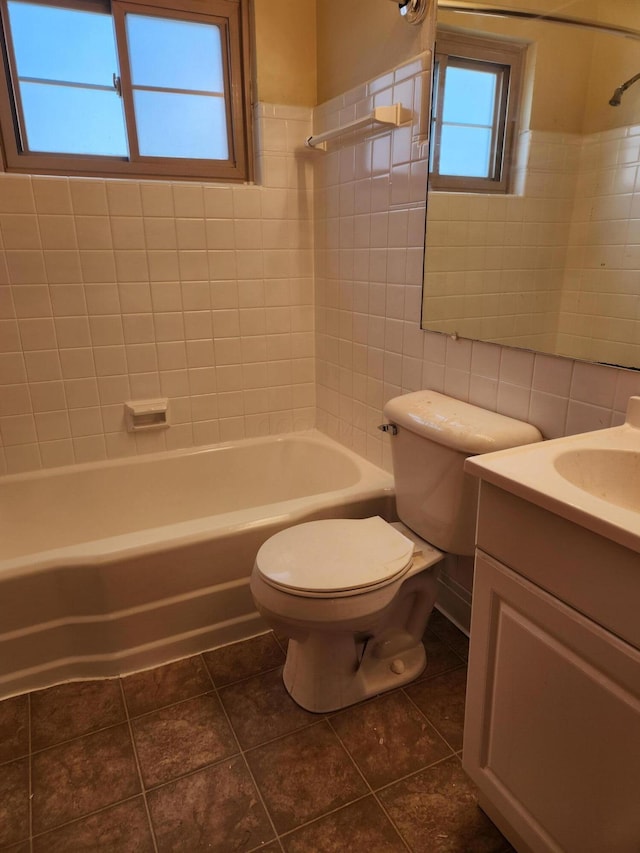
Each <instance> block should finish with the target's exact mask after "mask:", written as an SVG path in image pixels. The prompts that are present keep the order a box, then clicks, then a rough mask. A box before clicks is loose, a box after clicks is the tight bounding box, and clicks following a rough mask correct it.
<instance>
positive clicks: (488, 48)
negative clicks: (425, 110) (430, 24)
mask: <svg viewBox="0 0 640 853" xmlns="http://www.w3.org/2000/svg"><path fill="white" fill-rule="evenodd" d="M524 49H525V47H524V45H513V44H505V43H504V42H500V41H497V40H492V39H485V38H480V37H477V38H476V37H473V36H464V35H461V34H457V33H453V32H451V33H449V32H446V31H443V32H442V33H440V32H439V34H438V39H437V43H436V56H435V63H436V65H435V67H434V80H433V108H432V118H431V151H430V165H429V187H430V189H432V190H441V191H451V192H484V193H506V192H509V191H510V189H511V165H512V156H513V147H514V137H515V129H516V126H517V119H518V108H519V103H518V102H519V94H520V81H521V70H522V60H523V55H524ZM449 67H455V68H466V69H469V70H474V71H489V72H491V73H493V74H495V75H496V93H495V100H494V120H493V125H492V134H491V143H490V157H489V175H488V177H477V176H471V175H448V174H441V173H440V160H441V150H442V128H443V125H444V122H443V110H444V90H445V81H446V71H447V69H448V68H449Z"/></svg>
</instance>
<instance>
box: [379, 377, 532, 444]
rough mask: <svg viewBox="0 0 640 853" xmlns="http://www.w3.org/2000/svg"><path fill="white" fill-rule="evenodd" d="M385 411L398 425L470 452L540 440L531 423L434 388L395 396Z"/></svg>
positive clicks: (437, 441) (435, 440)
mask: <svg viewBox="0 0 640 853" xmlns="http://www.w3.org/2000/svg"><path fill="white" fill-rule="evenodd" d="M384 414H385V417H386V418H388V420H389V421H391V423H394V424H396V425H397V426H401V427H404V428H405V429H408V430H410V431H411V432H414V433H416V435H420V436H423V437H424V438H428V439H429V440H430V441H434V442H436V443H438V444H442V445H444V446H445V447H451V448H452V449H453V450H458V451H459V452H460V453H467V454H469V455H476V454H480V453H492V452H493V451H494V450H506V448H508V447H518V446H519V445H521V444H533V443H535V442H536V441H542V435H541V433H540V431H539V430H538V429H537V428H536V427H534V426H533V425H532V424H528V423H525V422H524V421H519V420H516V418H509V417H507V416H506V415H499V414H498V413H497V412H490V411H488V410H487V409H481V408H480V407H479V406H473V405H472V404H471V403H463V402H462V401H461V400H455V399H454V398H453V397H447V396H446V395H445V394H439V393H438V392H437V391H414V392H413V393H411V394H403V395H402V396H400V397H394V398H393V399H392V400H389V402H388V403H387V404H386V406H385V407H384Z"/></svg>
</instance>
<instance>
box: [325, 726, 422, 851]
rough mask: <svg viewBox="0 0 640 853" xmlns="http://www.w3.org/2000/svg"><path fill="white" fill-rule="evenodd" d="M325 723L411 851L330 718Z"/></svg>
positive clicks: (409, 849) (408, 848)
mask: <svg viewBox="0 0 640 853" xmlns="http://www.w3.org/2000/svg"><path fill="white" fill-rule="evenodd" d="M327 723H328V724H329V727H330V728H331V731H332V732H333V733H334V735H335V736H336V738H337V739H338V742H339V743H340V746H341V747H342V748H343V750H344V751H345V752H346V754H347V755H348V756H349V759H350V760H351V763H352V764H353V766H354V767H355V768H356V770H357V771H358V773H359V774H360V776H361V777H362V780H363V781H364V783H365V785H366V786H367V788H368V789H369V793H370V795H371V796H372V797H373V799H374V800H375V801H376V803H377V804H378V806H379V807H380V809H381V810H382V812H383V813H384V814H385V815H386V817H387V819H388V820H389V822H390V824H391V826H392V827H393V828H394V830H395V832H396V834H397V836H398V838H399V839H400V841H401V842H402V843H403V844H404V846H405V848H406V849H407V850H408V851H411V848H410V847H409V845H408V843H407V842H406V841H405V838H404V836H403V835H402V833H401V832H400V830H399V829H398V827H397V826H396V825H395V823H394V821H392V820H391V818H390V817H389V815H388V814H387V810H386V809H385V808H384V806H383V805H382V803H381V802H380V800H379V799H378V797H377V795H376V792H375V791H374V789H373V788H372V787H371V785H370V784H369V780H368V779H367V778H366V776H365V775H364V773H363V771H362V770H361V769H360V766H359V764H358V762H357V761H356V760H355V758H354V757H353V755H352V754H351V752H350V751H349V750H348V749H347V747H346V745H345V743H344V741H343V740H342V738H341V737H340V735H339V734H338V732H337V731H336V730H335V728H334V727H333V725H332V724H331V720H330V719H327ZM367 796H369V795H367ZM353 802H356V801H355V800H354V801H353ZM347 805H351V804H350V803H347Z"/></svg>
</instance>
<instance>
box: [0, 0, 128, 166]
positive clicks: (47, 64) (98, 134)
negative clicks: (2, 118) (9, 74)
mask: <svg viewBox="0 0 640 853" xmlns="http://www.w3.org/2000/svg"><path fill="white" fill-rule="evenodd" d="M8 6H9V20H10V22H11V34H12V36H13V44H14V51H15V56H16V64H17V68H18V75H19V78H20V81H21V83H20V92H21V95H22V107H23V112H24V119H25V124H26V128H25V130H26V135H27V142H28V147H29V149H30V150H31V151H43V152H52V153H53V152H56V153H57V152H60V153H65V154H99V155H111V156H117V157H126V156H127V155H128V145H127V139H126V132H125V125H124V116H123V112H122V102H121V99H120V98H119V96H118V94H117V92H116V91H115V89H114V88H113V83H112V80H113V74H114V73H116V74H117V73H118V59H117V54H116V46H115V41H114V35H113V21H112V18H111V16H110V15H106V14H101V13H98V12H84V11H76V10H75V9H58V8H53V7H51V6H40V5H37V4H35V3H21V2H14V0H11V2H9V4H8ZM25 78H32V79H31V80H29V81H27V80H25ZM33 78H35V79H33ZM47 81H50V82H47ZM55 84H58V85H55ZM59 84H67V85H59ZM68 84H73V85H68ZM88 86H101V87H104V88H103V89H102V88H101V89H92V88H87V87H88Z"/></svg>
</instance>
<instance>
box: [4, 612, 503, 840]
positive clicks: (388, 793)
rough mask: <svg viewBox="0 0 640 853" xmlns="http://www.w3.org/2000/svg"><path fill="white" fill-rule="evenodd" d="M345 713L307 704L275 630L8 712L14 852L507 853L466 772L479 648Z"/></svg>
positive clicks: (7, 826) (437, 653)
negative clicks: (471, 683)
mask: <svg viewBox="0 0 640 853" xmlns="http://www.w3.org/2000/svg"><path fill="white" fill-rule="evenodd" d="M424 643H425V646H426V648H427V654H428V659H429V662H428V666H427V670H426V672H425V673H424V674H423V676H422V677H421V678H420V679H418V680H417V681H415V682H413V683H412V684H410V685H408V686H407V687H405V688H403V689H398V690H395V691H393V692H391V693H386V694H384V695H382V696H379V697H376V698H374V699H371V700H369V701H368V702H364V703H362V704H360V705H356V706H354V707H352V708H349V709H346V710H344V711H340V712H337V713H332V714H326V715H317V714H310V713H308V712H307V711H304V710H302V709H301V708H299V707H298V706H297V705H296V704H295V703H294V702H293V701H292V700H291V699H290V697H289V696H288V694H287V693H286V691H285V689H284V687H283V685H282V681H281V671H282V664H283V661H284V653H283V650H282V647H281V645H280V643H279V642H278V640H277V639H276V638H275V637H274V635H273V634H265V635H263V636H260V637H255V638H253V639H251V640H246V641H244V642H242V643H236V644H235V645H232V646H226V647H224V648H221V649H216V650H214V651H211V652H206V653H205V654H203V655H197V656H195V657H192V658H187V659H184V660H180V661H177V662H175V663H171V664H167V665H166V666H161V667H158V668H156V669H153V670H149V671H147V672H141V673H137V674H135V675H131V676H128V677H126V678H121V679H110V680H106V681H84V682H78V683H74V684H64V685H60V686H58V687H52V688H50V689H47V690H40V691H34V692H33V693H31V694H29V695H23V696H18V697H15V698H12V699H7V700H5V701H4V702H0V849H2V850H10V851H12V853H31V851H33V853H63V852H64V853H67V851H73V853H75V851H110V853H133V851H136V853H145V851H160V853H163V851H185V853H197V852H198V851H204V850H206V851H214V853H231V851H246V853H248V851H252V850H257V849H260V850H263V851H267V853H274V851H280V853H282V851H284V853H339V851H349V853H352V852H355V851H367V853H396V851H405V853H406V851H408V850H409V851H416V853H418V852H419V853H432V851H434V853H435V851H438V853H445V851H446V853H502V852H503V851H511V850H512V848H511V847H510V846H509V844H508V843H507V842H506V841H505V839H504V838H503V837H502V836H501V835H500V834H499V833H498V831H497V830H496V829H495V827H494V826H493V825H492V824H491V823H490V822H489V820H488V819H487V818H486V817H485V815H484V814H483V813H482V812H481V811H480V810H479V809H478V807H477V805H476V802H475V794H474V789H473V786H472V785H471V784H470V782H469V781H468V780H467V779H466V777H465V774H464V773H463V771H462V769H461V765H460V749H461V747H462V722H463V711H464V687H465V674H466V668H465V659H466V651H467V641H466V638H465V637H464V636H463V634H461V633H460V632H459V631H458V630H457V629H456V628H455V627H454V626H453V625H451V623H449V622H448V621H447V620H446V619H444V617H442V616H441V615H440V614H439V613H437V612H436V613H434V614H433V616H432V619H431V621H430V624H429V628H428V629H427V632H426V634H425V638H424Z"/></svg>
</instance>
